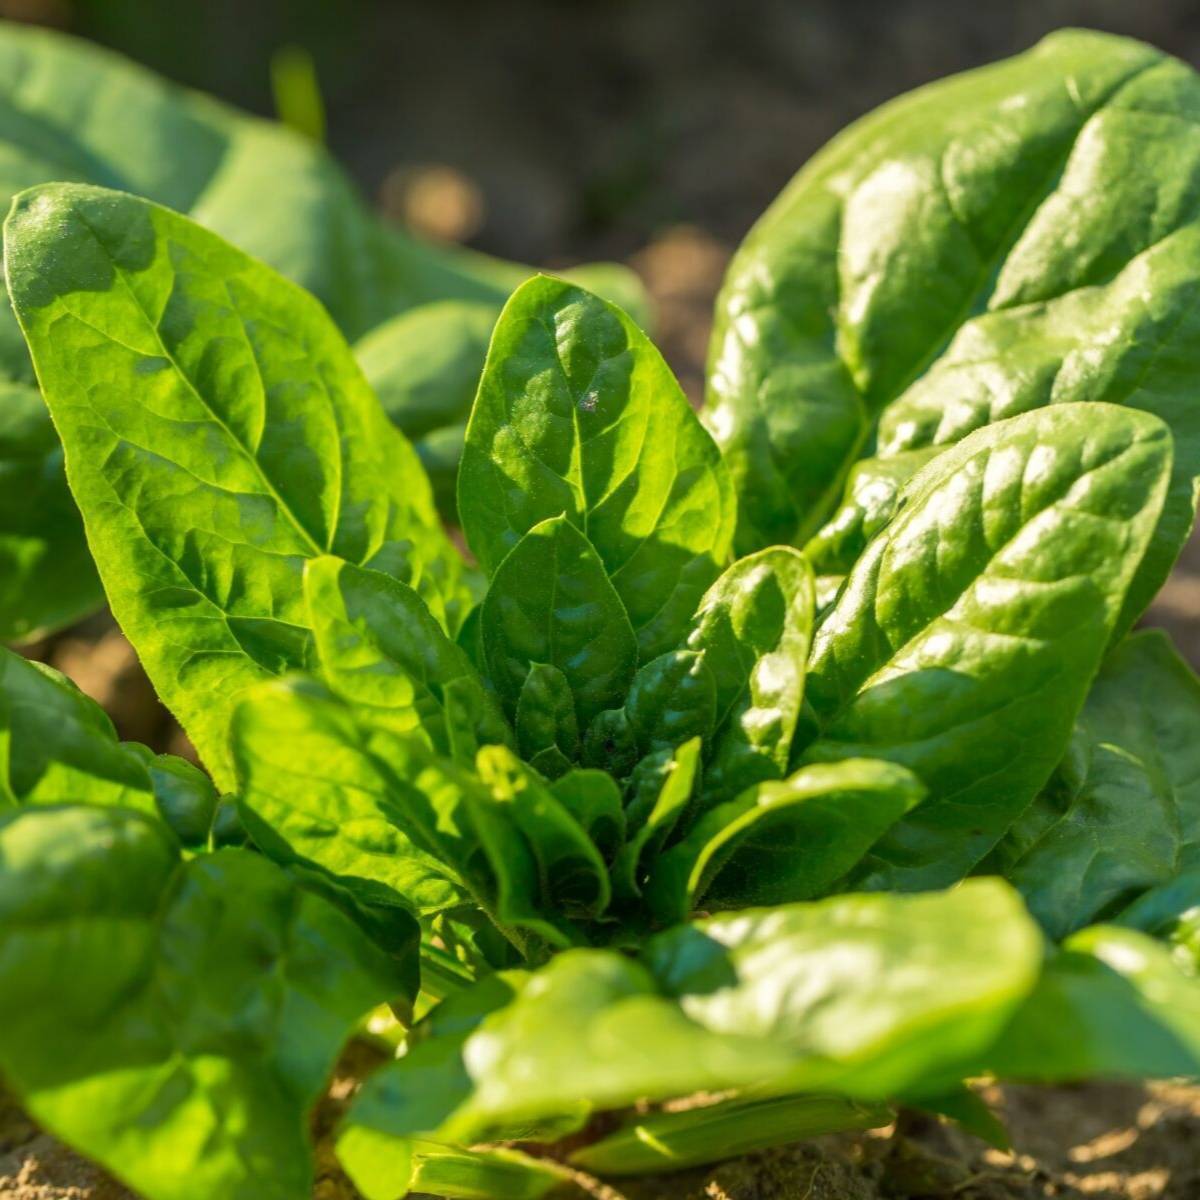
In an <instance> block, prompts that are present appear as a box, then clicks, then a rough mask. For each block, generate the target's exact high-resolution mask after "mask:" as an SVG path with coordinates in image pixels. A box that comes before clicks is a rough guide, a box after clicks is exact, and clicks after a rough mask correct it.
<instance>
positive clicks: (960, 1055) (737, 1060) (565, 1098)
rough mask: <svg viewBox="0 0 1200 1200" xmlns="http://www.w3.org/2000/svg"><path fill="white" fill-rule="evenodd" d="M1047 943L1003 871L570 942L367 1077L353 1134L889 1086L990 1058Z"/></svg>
mask: <svg viewBox="0 0 1200 1200" xmlns="http://www.w3.org/2000/svg"><path fill="white" fill-rule="evenodd" d="M1041 953H1042V948H1041V938H1040V935H1039V934H1038V932H1037V929H1036V927H1035V926H1034V925H1033V924H1032V922H1031V921H1030V920H1029V918H1028V917H1027V916H1026V915H1024V912H1023V909H1022V908H1021V905H1020V902H1019V900H1018V899H1017V898H1016V896H1015V894H1014V893H1012V892H1011V891H1010V890H1009V889H1008V888H1006V887H1005V886H1004V885H1002V884H999V883H997V882H994V881H973V882H970V883H967V884H965V885H964V886H963V887H962V888H961V889H959V890H958V891H956V892H953V893H946V894H941V895H936V896H921V897H893V896H854V897H844V898H841V899H837V900H833V901H826V902H823V903H821V904H809V905H791V906H787V907H784V908H779V909H771V910H752V911H750V912H747V913H739V914H733V915H730V916H728V917H718V918H714V919H711V920H707V921H702V922H697V923H695V924H694V925H688V926H681V927H678V928H677V929H675V930H673V931H671V932H668V933H666V934H663V935H661V936H659V937H657V938H655V939H653V940H651V941H650V942H649V943H648V944H647V945H646V947H645V948H644V950H643V951H642V953H641V955H640V956H639V958H638V959H633V958H627V957H623V956H621V955H618V954H614V953H612V952H610V951H602V950H573V951H569V952H567V953H565V954H561V955H559V956H557V957H556V958H555V959H554V960H553V961H552V962H550V963H549V964H548V965H547V966H545V967H543V968H542V969H541V970H540V971H538V972H537V973H535V974H534V975H532V976H529V977H526V978H525V979H524V980H522V981H520V982H518V983H517V984H516V986H515V993H514V994H512V995H510V996H509V997H508V998H506V999H499V998H497V997H494V996H493V997H492V1003H493V1005H494V1006H491V1007H489V1009H488V1011H487V1013H486V1015H483V1016H482V1018H481V1019H480V1018H479V1017H478V1016H476V1018H475V1022H474V1023H472V1024H468V1025H464V1024H462V1023H458V1022H455V1023H453V1024H451V1025H450V1026H449V1028H448V1029H447V1030H446V1032H445V1033H441V1034H439V1032H438V1031H437V1030H436V1029H433V1030H430V1031H429V1032H428V1033H427V1034H426V1035H425V1036H423V1037H420V1038H419V1041H418V1044H417V1046H416V1047H415V1048H414V1050H413V1051H411V1052H410V1054H409V1055H408V1056H407V1057H406V1058H404V1059H402V1060H399V1061H398V1062H396V1063H392V1064H389V1065H388V1066H387V1067H385V1068H384V1069H383V1070H381V1071H380V1072H378V1073H377V1074H376V1075H374V1076H372V1078H371V1079H370V1080H369V1081H368V1082H367V1084H366V1085H365V1087H364V1089H363V1091H362V1093H361V1094H360V1097H359V1098H358V1100H357V1101H356V1102H355V1105H354V1107H353V1109H352V1111H351V1114H350V1119H349V1121H350V1128H354V1127H355V1126H358V1125H363V1126H366V1127H368V1128H370V1129H373V1130H375V1131H376V1132H377V1133H380V1134H387V1135H388V1136H390V1137H392V1138H396V1139H404V1138H411V1137H419V1136H434V1137H436V1138H437V1139H439V1140H443V1139H446V1140H455V1141H461V1142H464V1143H469V1142H471V1141H475V1140H483V1139H490V1138H491V1137H495V1136H515V1135H516V1134H515V1133H514V1131H519V1130H522V1129H525V1130H527V1131H533V1130H536V1129H537V1128H538V1125H539V1123H544V1122H546V1121H552V1120H554V1119H555V1118H561V1117H563V1116H564V1115H567V1114H573V1113H576V1112H577V1111H578V1108H579V1104H580V1101H581V1099H583V1100H584V1101H586V1102H589V1103H590V1104H592V1105H594V1106H595V1107H597V1108H606V1107H617V1106H621V1105H625V1104H629V1103H632V1102H633V1101H635V1100H638V1099H649V1100H656V1099H660V1100H665V1099H669V1098H671V1097H673V1096H685V1095H691V1094H692V1093H694V1092H697V1091H703V1090H713V1091H722V1090H724V1089H727V1088H741V1087H750V1086H754V1087H755V1088H757V1089H759V1094H760V1095H761V1094H770V1093H771V1091H772V1090H775V1091H778V1092H781V1093H784V1094H786V1093H787V1092H788V1091H796V1090H830V1089H832V1090H836V1091H837V1092H839V1093H841V1094H846V1095H851V1096H857V1097H861V1098H867V1099H872V1098H879V1097H882V1096H886V1095H888V1094H890V1093H892V1092H894V1091H896V1090H898V1089H901V1088H903V1087H905V1086H906V1085H907V1084H908V1083H909V1082H911V1081H913V1080H915V1079H929V1078H930V1077H931V1076H932V1077H937V1076H939V1075H940V1074H941V1073H942V1072H946V1073H948V1074H949V1076H950V1077H953V1076H954V1072H956V1071H958V1070H961V1068H962V1064H963V1062H964V1061H970V1059H971V1057H972V1056H973V1055H976V1054H981V1053H982V1051H983V1050H984V1048H986V1046H987V1045H988V1044H990V1042H991V1041H992V1039H993V1038H994V1037H995V1036H996V1034H997V1033H998V1032H999V1030H1000V1028H1001V1027H1002V1026H1003V1025H1004V1023H1005V1022H1006V1020H1007V1019H1008V1017H1009V1016H1010V1014H1011V1013H1012V1011H1013V1009H1014V1008H1015V1007H1016V1005H1017V1004H1018V1003H1019V1002H1020V1001H1021V1000H1022V999H1023V998H1024V997H1025V995H1026V994H1027V993H1028V992H1029V990H1030V989H1031V988H1032V986H1033V984H1034V982H1035V980H1036V978H1037V973H1038V970H1039V967H1040V959H1041ZM900 963H903V964H904V968H905V969H904V970H902V971H901V970H896V969H894V968H895V967H896V966H898V965H899V964H900ZM481 986H483V985H481ZM468 995H469V993H468ZM489 995H490V993H489ZM465 998H466V997H460V998H459V999H460V1000H462V999H465ZM435 1080H436V1087H435V1086H434V1081H435Z"/></svg>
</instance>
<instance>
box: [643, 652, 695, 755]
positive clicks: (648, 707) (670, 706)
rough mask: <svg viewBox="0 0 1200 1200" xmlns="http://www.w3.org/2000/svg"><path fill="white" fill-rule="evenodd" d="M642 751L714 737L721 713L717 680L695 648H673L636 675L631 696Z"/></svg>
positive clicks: (670, 747)
mask: <svg viewBox="0 0 1200 1200" xmlns="http://www.w3.org/2000/svg"><path fill="white" fill-rule="evenodd" d="M625 712H626V715H627V716H628V717H629V727H630V729H632V730H633V735H634V737H635V738H636V739H637V747H638V753H639V754H642V755H646V754H653V753H654V752H655V751H656V750H674V749H675V747H676V746H681V745H683V743H684V742H686V741H688V740H689V739H690V738H693V737H698V738H700V739H702V740H703V739H706V738H708V737H709V736H710V735H711V734H712V731H713V726H714V724H715V723H716V718H717V683H716V680H715V679H714V678H713V673H712V672H711V671H710V670H709V669H708V666H707V664H706V663H705V661H704V655H703V654H701V653H699V652H698V651H695V650H668V651H667V653H666V654H660V655H659V656H658V657H657V658H655V659H652V660H651V661H650V662H648V663H647V664H646V665H645V666H644V667H642V669H641V670H640V671H638V673H637V674H636V675H635V676H634V678H633V684H632V686H631V687H630V689H629V696H628V698H627V699H626V701H625Z"/></svg>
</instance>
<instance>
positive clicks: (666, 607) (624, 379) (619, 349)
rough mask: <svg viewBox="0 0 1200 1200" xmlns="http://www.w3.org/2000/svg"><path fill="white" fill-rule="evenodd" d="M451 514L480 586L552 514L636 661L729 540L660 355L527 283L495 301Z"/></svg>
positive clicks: (553, 285)
mask: <svg viewBox="0 0 1200 1200" xmlns="http://www.w3.org/2000/svg"><path fill="white" fill-rule="evenodd" d="M458 507H459V515H460V517H461V519H462V523H463V530H464V532H465V533H466V535H467V541H468V542H469V543H470V546H471V549H472V551H474V553H475V555H476V556H477V557H478V558H479V561H480V563H481V564H482V565H483V567H484V569H485V570H486V571H487V573H488V574H489V575H492V574H494V573H495V572H496V571H497V569H498V568H499V567H500V564H501V562H502V561H504V558H505V556H506V555H507V554H508V553H509V551H511V550H512V548H513V547H514V546H516V545H517V543H518V542H519V541H520V539H521V538H522V537H524V536H525V535H526V534H527V533H528V532H529V531H530V530H531V529H533V528H534V526H536V525H538V524H539V523H540V522H542V521H545V520H547V519H549V518H551V517H557V516H559V515H562V514H565V516H566V519H567V520H568V521H569V522H570V523H571V524H572V525H573V526H575V527H576V528H577V529H578V530H579V531H580V532H581V533H582V534H583V535H584V536H585V537H586V538H587V539H588V541H589V542H590V543H591V545H592V546H593V547H594V548H595V551H596V553H597V554H598V555H599V556H600V560H601V562H602V563H603V564H604V569H605V571H606V572H607V573H608V575H609V577H610V579H611V580H612V585H613V587H614V588H615V589H616V592H617V595H618V596H620V598H621V602H622V604H623V605H624V606H625V609H626V611H627V612H628V614H629V620H630V621H631V622H632V624H633V628H634V632H635V633H636V634H637V639H638V650H639V653H640V655H641V658H642V660H643V661H647V660H649V659H651V658H654V657H655V656H656V655H658V654H661V653H662V652H664V651H666V650H670V649H672V648H673V647H674V646H675V644H676V642H677V641H678V640H679V637H680V634H681V633H682V631H683V630H684V629H685V628H686V625H687V621H688V619H689V618H690V617H691V615H692V612H693V610H694V609H695V607H696V603H697V601H698V600H699V599H700V597H701V595H702V594H703V593H704V591H705V589H706V588H707V587H708V585H709V584H710V583H711V582H712V581H713V580H714V579H715V578H716V576H717V573H718V572H719V570H720V569H721V567H722V566H724V564H725V560H726V558H727V557H728V554H729V546H730V541H731V538H732V535H733V523H734V501H733V493H732V488H731V487H730V484H729V479H728V476H727V474H726V471H725V467H724V464H723V463H722V461H721V455H720V453H719V452H718V450H717V448H716V446H715V445H714V443H713V440H712V438H711V437H710V436H709V435H708V434H707V433H706V432H705V431H704V429H703V428H702V426H701V425H700V423H699V421H698V420H697V419H696V416H695V414H694V413H693V412H692V410H691V407H690V406H689V405H688V402H687V399H686V397H685V396H684V394H683V392H682V390H681V389H680V387H679V384H678V383H677V382H676V381H675V377H674V376H673V375H672V374H671V372H670V370H669V369H668V367H667V365H666V364H665V363H664V362H663V360H662V356H661V355H660V354H659V352H658V350H657V349H655V347H654V346H653V345H652V344H651V343H650V341H649V339H648V338H647V337H646V335H645V334H644V333H642V331H641V330H640V329H638V328H637V326H636V325H634V323H633V322H632V321H631V320H630V319H629V317H627V316H626V315H625V314H624V313H623V312H621V311H620V310H619V309H617V308H615V307H613V306H612V305H610V304H607V303H605V302H604V301H603V300H601V299H600V298H599V297H597V296H594V295H592V294H591V293H589V292H585V291H583V290H582V289H581V288H578V287H574V286H572V285H570V284H568V283H566V282H564V281H562V280H558V279H551V278H548V277H539V278H537V279H532V280H530V281H529V282H528V283H526V284H525V285H524V286H522V287H521V288H519V289H518V290H517V292H516V293H515V294H514V295H513V297H512V298H511V299H510V300H509V302H508V304H507V305H506V306H505V309H504V312H503V314H502V315H501V317H500V321H499V323H498V324H497V326H496V331H495V334H494V336H493V339H492V344H491V348H490V350H489V351H488V360H487V364H486V365H485V367H484V370H483V378H482V380H481V381H480V385H479V395H478V398H477V400H476V402H475V407H474V409H473V410H472V413H471V421H470V424H469V425H468V427H467V442H466V447H465V449H464V452H463V465H462V471H461V473H460V475H459V482H458Z"/></svg>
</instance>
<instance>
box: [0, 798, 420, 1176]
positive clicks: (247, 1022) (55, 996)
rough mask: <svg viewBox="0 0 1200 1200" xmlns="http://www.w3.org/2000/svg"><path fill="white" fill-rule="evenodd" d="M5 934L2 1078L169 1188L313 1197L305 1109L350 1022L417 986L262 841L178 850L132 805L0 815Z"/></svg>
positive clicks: (83, 1143) (92, 1145)
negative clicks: (253, 846) (185, 856)
mask: <svg viewBox="0 0 1200 1200" xmlns="http://www.w3.org/2000/svg"><path fill="white" fill-rule="evenodd" d="M0 928H3V930H4V936H3V940H2V942H0V1069H2V1070H3V1073H4V1077H5V1080H6V1082H7V1083H8V1084H9V1085H10V1086H12V1087H13V1088H14V1089H15V1091H16V1093H17V1095H18V1096H19V1097H20V1098H21V1100H22V1102H23V1103H24V1104H25V1105H26V1106H27V1107H28V1108H29V1111H30V1112H31V1113H32V1114H33V1116H34V1117H36V1119H37V1120H38V1121H39V1122H40V1123H41V1124H42V1125H43V1126H45V1127H46V1128H47V1129H49V1130H50V1131H51V1132H53V1133H56V1134H58V1135H59V1136H60V1137H63V1138H66V1139H67V1140H68V1141H70V1142H71V1143H72V1144H73V1145H75V1146H77V1147H79V1148H80V1149H81V1150H83V1151H84V1152H85V1153H87V1154H88V1155H90V1156H91V1157H93V1158H95V1159H97V1160H98V1161H99V1162H101V1163H103V1164H104V1165H105V1166H106V1167H108V1168H109V1170H111V1171H112V1172H113V1173H114V1174H115V1175H117V1176H118V1177H119V1178H120V1179H122V1180H124V1181H125V1182H126V1183H128V1184H129V1185H130V1186H131V1187H134V1188H136V1189H138V1191H140V1192H144V1193H145V1194H147V1195H151V1196H155V1197H161V1198H162V1200H211V1198H212V1197H213V1196H222V1197H229V1198H230V1200H261V1198H262V1197H270V1198H272V1200H275V1198H278V1200H306V1198H307V1197H308V1196H309V1195H310V1191H311V1187H312V1162H311V1157H312V1156H311V1151H310V1149H309V1145H308V1135H307V1129H306V1125H307V1116H308V1110H309V1108H310V1107H311V1106H312V1105H313V1103H314V1102H315V1101H316V1099H317V1097H318V1096H319V1095H320V1093H321V1090H322V1088H323V1087H324V1086H325V1082H326V1079H327V1076H328V1074H329V1072H330V1070H331V1069H332V1067H333V1063H334V1060H335V1058H336V1056H337V1054H338V1053H339V1051H340V1050H341V1047H342V1044H343V1042H344V1041H345V1040H346V1038H347V1037H348V1036H349V1035H350V1032H351V1030H352V1029H353V1027H354V1025H355V1022H356V1021H357V1020H358V1019H359V1018H360V1017H361V1016H362V1015H363V1014H364V1013H365V1012H366V1011H367V1010H369V1009H370V1008H371V1007H372V1006H374V1005H376V1004H378V1003H380V1002H381V1001H385V1000H389V999H399V998H401V997H402V996H403V995H404V994H405V992H406V990H407V989H408V988H409V986H410V983H411V981H410V980H409V979H408V972H407V971H405V970H403V969H401V968H400V966H399V965H398V964H397V963H396V962H395V960H393V959H392V958H390V957H389V956H388V955H387V954H385V953H384V952H383V951H382V950H380V949H378V948H377V947H376V946H375V945H373V944H372V942H371V940H370V939H368V938H367V937H366V936H365V935H364V934H363V933H362V932H361V931H360V930H359V928H358V927H357V926H356V925H355V923H354V922H353V921H352V920H351V919H350V918H349V917H347V916H346V915H345V914H343V913H342V912H340V911H339V910H338V909H337V908H336V907H334V906H333V905H332V904H330V903H329V902H328V901H326V900H325V899H324V898H322V896H321V895H319V894H316V893H313V892H310V891H309V890H307V889H305V888H303V887H301V886H300V885H299V884H298V883H297V882H296V881H295V880H293V879H291V878H289V877H288V876H287V875H286V874H285V873H284V872H283V871H281V870H280V869H279V868H278V867H276V866H274V865H273V864H272V863H270V862H268V861H267V860H266V859H264V858H262V857H261V856H260V855H257V854H252V853H249V852H248V851H243V850H222V851H218V852H217V853H216V854H214V855H211V856H204V857H201V858H196V859H193V860H192V861H191V862H190V863H186V864H185V863H181V862H180V860H179V854H178V850H177V849H176V848H175V846H174V843H173V841H172V839H171V838H170V836H169V835H168V834H166V833H165V831H164V830H163V829H162V827H161V826H159V825H157V824H156V823H154V822H153V821H152V820H151V819H149V818H146V817H144V816H141V815H139V814H137V813H134V812H131V811H129V810H127V809H119V808H71V807H50V808H35V809H22V810H18V811H16V812H14V813H9V814H5V815H3V816H0ZM414 932H415V931H414ZM410 943H411V944H415V939H410Z"/></svg>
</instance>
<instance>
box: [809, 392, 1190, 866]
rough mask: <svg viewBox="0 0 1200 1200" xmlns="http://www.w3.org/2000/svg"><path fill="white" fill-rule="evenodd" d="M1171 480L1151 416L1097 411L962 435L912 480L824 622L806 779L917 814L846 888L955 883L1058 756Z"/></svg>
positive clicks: (814, 673)
mask: <svg viewBox="0 0 1200 1200" xmlns="http://www.w3.org/2000/svg"><path fill="white" fill-rule="evenodd" d="M1170 473H1171V437H1170V434H1169V433H1168V431H1167V428H1166V426H1165V425H1164V424H1163V423H1162V422H1161V421H1160V420H1158V418H1156V417H1153V416H1150V415H1149V414H1147V413H1139V412H1135V411H1133V410H1132V409H1127V408H1122V407H1118V406H1116V405H1107V404H1072V405H1062V406H1058V407H1053V408H1048V409H1040V410H1037V411H1034V412H1030V413H1025V414H1022V415H1021V416H1017V417H1012V418H1010V419H1009V420H1007V421H1003V422H1000V423H998V424H995V425H990V426H988V427H986V428H984V429H980V430H977V431H976V432H975V433H973V434H971V435H970V436H969V437H967V438H965V439H964V440H963V441H962V442H961V443H959V445H958V446H956V447H954V448H953V449H952V450H949V451H947V452H946V453H945V454H942V455H939V456H938V457H937V458H936V459H934V460H933V462H931V463H930V464H929V465H928V466H927V467H925V469H924V470H923V471H922V472H921V473H920V474H919V475H918V476H917V477H916V478H915V479H914V481H913V483H912V485H911V488H910V492H911V494H910V497H909V499H908V502H907V503H906V504H905V506H904V507H903V508H902V509H901V510H900V512H899V513H898V514H897V516H896V517H895V519H894V520H892V521H891V522H890V523H889V524H888V525H887V526H885V528H884V529H883V530H882V531H881V532H880V533H879V534H878V535H877V536H876V537H875V539H874V540H873V541H872V542H871V543H870V545H869V546H868V548H867V550H866V552H865V553H864V554H863V556H862V558H860V559H859V561H858V562H857V563H856V565H855V567H854V570H853V571H852V572H851V574H850V576H849V578H848V579H847V581H846V583H845V585H844V587H843V588H842V590H841V592H840V593H839V595H838V598H837V600H836V601H835V603H834V604H833V606H832V607H831V608H830V609H829V610H828V611H827V612H826V613H825V614H824V616H823V619H822V621H821V624H820V627H819V629H818V631H817V634H816V638H815V640H814V644H813V653H812V659H811V661H810V664H809V671H808V683H807V702H808V704H809V705H810V706H811V714H810V716H811V722H810V725H811V727H810V729H809V730H808V731H807V732H808V740H807V743H805V742H803V741H801V742H799V743H798V748H799V750H800V756H801V758H802V759H803V760H804V761H807V762H818V761H838V760H841V759H844V758H858V757H876V758H885V759H888V760H890V761H893V762H897V763H899V764H901V765H902V766H905V767H907V768H909V769H910V770H911V771H913V772H914V773H915V774H916V775H917V776H918V778H919V779H920V780H921V782H922V783H923V784H924V785H925V786H926V787H927V788H928V789H929V798H928V799H927V800H926V801H925V802H924V803H923V804H921V805H920V806H919V807H917V808H916V809H914V810H913V811H912V812H911V813H909V814H908V815H907V816H905V817H903V818H902V819H901V820H900V821H899V822H898V823H897V824H896V825H895V826H893V827H892V829H891V830H890V831H889V832H888V833H887V834H886V835H885V836H884V837H883V839H881V841H880V842H879V843H878V844H877V846H876V847H875V849H874V851H873V852H872V854H871V855H870V856H869V857H868V859H867V860H866V861H865V862H864V864H863V865H862V866H861V867H860V868H859V869H858V870H856V871H855V872H854V874H853V876H852V878H851V883H852V884H857V885H859V886H866V887H870V888H901V889H915V888H924V887H938V886H944V885H946V884H949V883H952V882H954V881H955V880H956V879H959V878H961V877H962V876H963V875H964V874H965V873H966V872H967V871H969V870H970V869H971V868H972V867H974V866H975V865H976V864H977V863H978V862H979V861H980V860H981V859H982V858H983V857H984V855H986V854H987V853H988V852H989V851H990V850H991V849H992V847H993V846H994V845H995V844H996V843H997V842H998V841H999V840H1000V838H1001V837H1002V836H1003V834H1004V833H1005V832H1006V830H1007V829H1008V828H1009V826H1010V825H1011V824H1012V823H1013V822H1014V821H1015V820H1016V819H1017V817H1018V816H1020V814H1021V812H1022V811H1023V810H1024V809H1025V808H1026V806H1027V805H1028V804H1029V803H1030V801H1031V800H1032V799H1033V798H1034V796H1035V795H1036V794H1037V793H1038V791H1039V790H1040V789H1041V788H1042V786H1043V785H1044V784H1045V782H1046V780H1047V779H1048V778H1049V776H1050V773H1051V772H1052V771H1053V769H1054V767H1055V765H1056V764H1057V762H1058V761H1059V759H1060V758H1061V756H1062V753H1063V751H1064V749H1065V747H1066V745H1067V741H1068V738H1069V736H1070V731H1071V725H1072V723H1073V721H1074V717H1075V714H1076V713H1077V712H1078V710H1079V708H1080V707H1081V705H1082V704H1083V701H1084V698H1085V696H1086V694H1087V689H1088V686H1089V684H1090V682H1091V680H1092V678H1093V676H1094V675H1095V673H1096V671H1097V669H1098V668H1099V666H1100V660H1101V656H1102V653H1103V650H1104V647H1105V645H1106V643H1107V642H1108V640H1109V638H1110V636H1111V634H1112V631H1113V629H1114V627H1115V625H1116V623H1117V621H1118V618H1119V614H1120V611H1121V607H1122V604H1123V603H1124V600H1125V596H1126V593H1127V590H1128V588H1129V585H1130V581H1131V580H1132V579H1133V577H1134V574H1135V572H1136V570H1137V568H1138V566H1139V564H1140V563H1141V561H1142V557H1143V555H1144V554H1145V551H1146V547H1147V546H1148V545H1149V542H1150V539H1151V537H1152V534H1153V530H1154V527H1155V524H1156V521H1157V519H1158V514H1159V512H1160V510H1161V506H1162V503H1163V497H1164V495H1165V493H1166V488H1167V483H1168V480H1169V478H1170Z"/></svg>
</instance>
